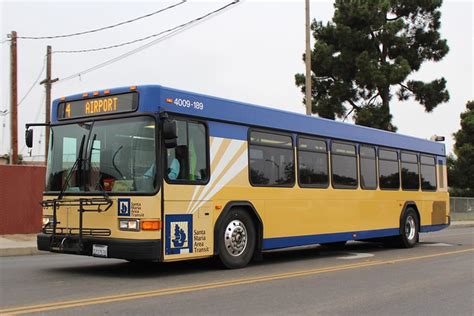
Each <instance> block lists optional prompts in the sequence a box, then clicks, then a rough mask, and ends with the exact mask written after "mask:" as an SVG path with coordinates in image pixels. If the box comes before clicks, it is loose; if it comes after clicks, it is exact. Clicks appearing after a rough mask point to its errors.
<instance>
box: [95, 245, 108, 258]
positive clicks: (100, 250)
mask: <svg viewBox="0 0 474 316" xmlns="http://www.w3.org/2000/svg"><path fill="white" fill-rule="evenodd" d="M92 255H93V256H94V257H102V258H107V246H106V245H92Z"/></svg>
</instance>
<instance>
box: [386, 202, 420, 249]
mask: <svg viewBox="0 0 474 316" xmlns="http://www.w3.org/2000/svg"><path fill="white" fill-rule="evenodd" d="M419 227H420V220H419V218H418V215H417V214H416V211H415V210H414V209H413V208H407V209H406V211H405V213H404V214H403V216H402V219H401V221H400V232H401V234H400V235H398V236H396V237H394V238H393V239H391V240H389V242H388V244H389V245H390V246H394V247H398V248H413V247H414V246H415V245H416V243H417V242H418V235H419Z"/></svg>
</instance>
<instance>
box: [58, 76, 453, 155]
mask: <svg viewBox="0 0 474 316" xmlns="http://www.w3.org/2000/svg"><path fill="white" fill-rule="evenodd" d="M136 90H137V91H138V92H139V95H140V97H139V111H140V112H158V111H159V112H172V113H179V114H185V115H191V116H196V117H202V118H206V119H212V120H217V121H221V122H228V123H233V124H240V125H246V126H253V127H262V128H271V129H277V130H281V131H288V132H295V133H302V134H308V135H315V136H320V137H328V138H333V139H339V140H345V141H352V142H358V143H365V144H373V145H377V146H385V147H392V148H399V149H403V150H409V151H417V152H423V153H429V154H434V155H438V156H446V152H445V146H444V144H442V143H436V142H433V141H430V140H425V139H421V138H416V137H412V136H406V135H402V134H398V133H393V132H387V131H383V130H379V129H374V128H369V127H365V126H358V125H354V124H350V123H343V122H337V121H333V120H328V119H324V118H319V117H314V116H312V117H310V116H307V115H303V114H299V113H294V112H288V111H283V110H277V109H272V108H270V107H264V106H259V105H254V104H248V103H243V102H238V101H233V100H227V99H223V98H218V97H214V96H208V95H204V94H198V93H193V92H188V91H183V90H178V89H173V88H168V87H164V86H160V85H142V86H137V87H136ZM129 91H130V87H126V88H115V89H110V94H118V93H124V92H129ZM79 98H82V95H79V94H78V95H74V96H70V97H67V98H66V100H74V99H79ZM59 102H61V100H55V101H54V103H53V110H52V112H51V113H52V115H53V121H55V120H56V113H57V112H56V111H57V106H58V103H59Z"/></svg>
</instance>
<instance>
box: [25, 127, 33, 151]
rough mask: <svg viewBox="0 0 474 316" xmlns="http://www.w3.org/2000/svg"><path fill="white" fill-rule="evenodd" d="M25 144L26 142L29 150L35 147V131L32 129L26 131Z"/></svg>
mask: <svg viewBox="0 0 474 316" xmlns="http://www.w3.org/2000/svg"><path fill="white" fill-rule="evenodd" d="M25 142H26V147H28V148H31V147H33V130H32V129H27V130H26V131H25Z"/></svg>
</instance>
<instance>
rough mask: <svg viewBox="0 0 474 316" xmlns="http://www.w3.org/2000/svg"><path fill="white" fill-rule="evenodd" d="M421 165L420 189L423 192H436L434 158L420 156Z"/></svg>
mask: <svg viewBox="0 0 474 316" xmlns="http://www.w3.org/2000/svg"><path fill="white" fill-rule="evenodd" d="M420 163H421V165H420V166H421V168H420V169H421V189H422V190H423V191H436V163H435V158H434V157H430V156H420Z"/></svg>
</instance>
